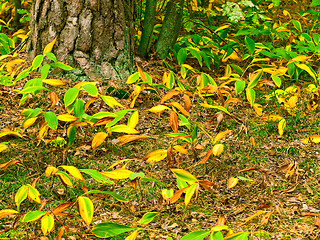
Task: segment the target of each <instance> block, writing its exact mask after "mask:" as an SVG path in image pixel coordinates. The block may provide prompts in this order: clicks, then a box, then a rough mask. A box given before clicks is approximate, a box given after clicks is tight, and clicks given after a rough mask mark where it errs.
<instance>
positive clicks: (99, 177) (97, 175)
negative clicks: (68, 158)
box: [79, 169, 114, 184]
mask: <svg viewBox="0 0 320 240" xmlns="http://www.w3.org/2000/svg"><path fill="white" fill-rule="evenodd" d="M79 171H80V172H82V173H85V174H88V175H89V176H90V177H92V178H93V179H94V180H96V181H97V182H100V183H104V184H114V182H113V181H110V180H108V179H107V178H106V176H104V175H102V174H101V173H99V172H98V171H97V170H94V169H79Z"/></svg>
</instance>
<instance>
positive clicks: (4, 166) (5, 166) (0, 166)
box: [0, 160, 19, 170]
mask: <svg viewBox="0 0 320 240" xmlns="http://www.w3.org/2000/svg"><path fill="white" fill-rule="evenodd" d="M17 163H19V161H17V160H10V161H7V162H5V163H2V164H0V169H4V170H5V169H7V168H8V167H9V166H10V165H13V164H17Z"/></svg>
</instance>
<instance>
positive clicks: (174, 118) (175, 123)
mask: <svg viewBox="0 0 320 240" xmlns="http://www.w3.org/2000/svg"><path fill="white" fill-rule="evenodd" d="M170 126H171V129H172V131H173V132H175V133H177V132H178V128H179V120H178V115H177V113H176V112H175V111H171V112H170Z"/></svg>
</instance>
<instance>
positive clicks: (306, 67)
mask: <svg viewBox="0 0 320 240" xmlns="http://www.w3.org/2000/svg"><path fill="white" fill-rule="evenodd" d="M294 64H295V65H296V66H297V67H298V68H300V69H302V70H305V71H306V72H307V73H309V74H310V76H311V77H313V79H314V80H315V81H317V78H316V75H315V74H314V72H313V71H312V70H311V69H310V67H309V66H307V65H306V64H299V63H296V62H295V63H294Z"/></svg>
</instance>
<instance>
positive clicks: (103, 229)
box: [91, 222, 136, 238]
mask: <svg viewBox="0 0 320 240" xmlns="http://www.w3.org/2000/svg"><path fill="white" fill-rule="evenodd" d="M135 229H136V228H132V227H128V226H126V225H120V224H117V223H113V222H106V223H98V224H96V225H94V227H93V228H92V230H91V232H92V233H93V234H94V235H95V236H96V237H100V238H108V237H114V236H117V235H119V234H121V233H125V232H129V231H132V230H135Z"/></svg>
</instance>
